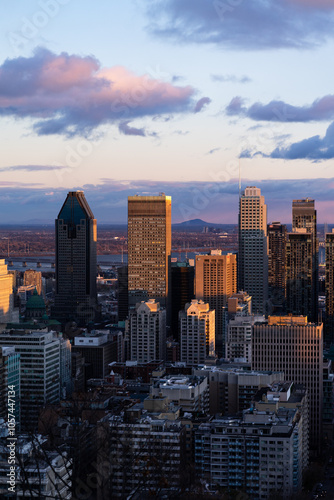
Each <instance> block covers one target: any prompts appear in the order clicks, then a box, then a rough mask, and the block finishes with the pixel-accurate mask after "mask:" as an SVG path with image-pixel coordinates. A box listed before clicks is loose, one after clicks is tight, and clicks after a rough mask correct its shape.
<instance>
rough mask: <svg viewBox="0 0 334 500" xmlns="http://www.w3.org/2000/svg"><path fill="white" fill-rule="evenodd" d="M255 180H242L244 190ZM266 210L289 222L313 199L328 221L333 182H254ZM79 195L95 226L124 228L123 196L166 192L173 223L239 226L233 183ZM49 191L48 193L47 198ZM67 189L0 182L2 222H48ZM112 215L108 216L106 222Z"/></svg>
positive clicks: (91, 189)
mask: <svg viewBox="0 0 334 500" xmlns="http://www.w3.org/2000/svg"><path fill="white" fill-rule="evenodd" d="M247 185H254V180H247V179H243V182H242V187H243V189H244V188H245V187H246V186H247ZM255 185H256V186H257V187H259V188H260V189H261V192H262V194H263V195H264V197H265V200H266V203H267V205H268V211H269V215H268V220H281V221H282V222H288V223H290V222H291V202H292V200H293V199H299V198H306V197H307V196H308V197H310V198H314V199H315V201H316V208H317V211H318V220H319V221H323V220H328V213H331V212H332V211H333V210H334V201H333V189H334V178H332V179H283V180H277V179H272V180H265V181H256V182H255ZM77 189H80V190H84V192H85V196H86V199H87V201H88V203H89V205H90V207H91V208H92V211H93V213H94V215H95V217H96V219H97V222H98V225H99V224H101V223H108V224H117V223H122V224H126V221H127V197H128V196H130V195H134V194H144V193H146V194H148V195H156V194H157V193H159V192H165V193H166V194H167V195H170V196H172V206H173V222H182V221H184V220H189V219H195V218H200V219H203V220H206V221H208V222H217V223H230V224H235V225H237V221H238V192H239V190H238V179H231V180H230V181H222V182H219V181H218V182H215V181H212V182H192V181H189V182H154V181H147V180H136V181H116V180H114V179H109V178H108V179H101V180H100V183H99V184H97V185H84V186H73V187H72V188H71V190H73V191H75V190H77ZM50 191H51V192H52V193H53V194H52V196H51V195H49V194H50ZM66 194H67V190H65V189H55V188H52V190H50V188H47V189H41V188H38V187H37V186H36V187H34V186H28V185H26V186H24V185H22V184H21V185H19V184H15V183H13V184H12V185H9V184H4V185H2V184H1V183H0V211H1V212H2V213H6V223H18V224H22V223H25V222H27V221H29V220H38V219H41V214H42V217H43V220H44V221H45V222H47V221H49V223H50V224H51V223H53V221H54V219H55V217H56V216H57V214H58V213H59V209H60V207H61V206H62V204H63V202H64V200H65V198H66ZM110 214H111V217H110Z"/></svg>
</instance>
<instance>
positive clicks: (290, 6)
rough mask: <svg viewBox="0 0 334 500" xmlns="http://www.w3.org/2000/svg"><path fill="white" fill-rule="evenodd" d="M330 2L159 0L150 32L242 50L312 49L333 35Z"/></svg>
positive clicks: (152, 5) (154, 6) (151, 14)
mask: <svg viewBox="0 0 334 500" xmlns="http://www.w3.org/2000/svg"><path fill="white" fill-rule="evenodd" d="M333 10H334V5H333V2H332V1H330V0H327V1H326V0H320V1H319V2H318V0H308V1H307V0H252V1H248V0H239V1H237V2H234V1H233V2H232V1H229V0H213V1H212V2H208V1H207V0H155V2H151V3H150V7H149V9H147V12H148V16H149V17H150V24H149V26H148V29H149V31H150V32H151V33H152V34H154V35H156V36H159V37H163V38H168V39H171V40H173V41H175V42H177V43H180V42H190V43H209V44H212V43H214V44H217V45H219V46H222V47H224V48H228V49H235V50H239V49H240V48H242V49H245V50H268V49H272V48H274V49H277V48H297V49H300V48H309V47H315V46H319V45H321V44H323V43H324V42H325V41H326V40H327V39H329V38H332V37H333V34H334V18H333Z"/></svg>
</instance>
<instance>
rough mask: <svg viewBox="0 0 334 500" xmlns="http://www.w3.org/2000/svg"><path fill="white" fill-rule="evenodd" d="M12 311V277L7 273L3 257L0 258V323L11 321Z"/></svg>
mask: <svg viewBox="0 0 334 500" xmlns="http://www.w3.org/2000/svg"><path fill="white" fill-rule="evenodd" d="M13 312H14V296H13V277H12V275H11V274H9V273H8V270H7V265H6V264H5V259H0V323H9V322H10V321H12V318H13Z"/></svg>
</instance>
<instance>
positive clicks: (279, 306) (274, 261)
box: [267, 222, 287, 313]
mask: <svg viewBox="0 0 334 500" xmlns="http://www.w3.org/2000/svg"><path fill="white" fill-rule="evenodd" d="M267 234H268V298H269V301H270V305H271V309H272V311H273V312H277V313H284V308H285V294H286V263H285V259H286V255H285V254H286V240H287V231H286V225H285V224H281V223H280V222H272V223H271V224H268V227H267Z"/></svg>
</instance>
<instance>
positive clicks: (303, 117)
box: [225, 95, 334, 122]
mask: <svg viewBox="0 0 334 500" xmlns="http://www.w3.org/2000/svg"><path fill="white" fill-rule="evenodd" d="M225 111H226V113H227V114H228V115H229V116H243V117H246V118H250V119H251V120H256V121H275V122H310V121H321V120H331V119H333V118H334V95H326V96H324V97H321V98H319V99H316V100H315V101H314V102H313V103H312V104H310V105H305V106H292V105H291V104H287V103H285V102H284V101H271V102H269V103H268V104H262V103H261V102H256V103H254V104H252V105H251V106H250V107H248V108H247V107H246V106H245V100H244V99H243V98H242V97H240V96H236V97H234V98H233V99H232V100H231V102H230V103H229V105H228V106H227V107H226V110H225Z"/></svg>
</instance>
